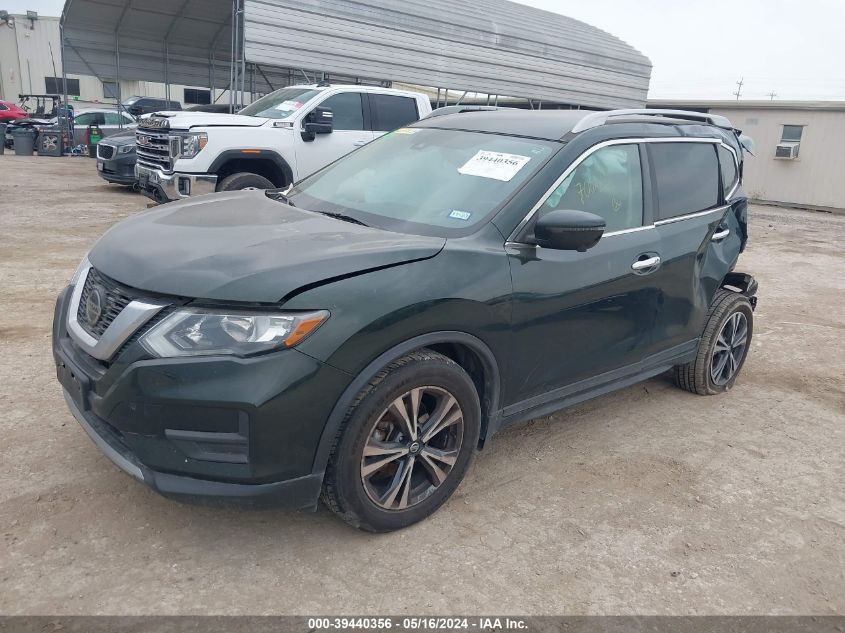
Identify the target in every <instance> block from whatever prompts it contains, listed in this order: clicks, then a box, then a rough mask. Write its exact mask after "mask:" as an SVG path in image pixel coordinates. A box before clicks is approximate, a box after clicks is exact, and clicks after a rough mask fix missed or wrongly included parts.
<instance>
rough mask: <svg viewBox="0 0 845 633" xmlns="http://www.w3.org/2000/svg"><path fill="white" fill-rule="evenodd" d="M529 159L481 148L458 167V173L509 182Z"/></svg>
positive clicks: (528, 157)
mask: <svg viewBox="0 0 845 633" xmlns="http://www.w3.org/2000/svg"><path fill="white" fill-rule="evenodd" d="M529 160H531V157H530V156H520V155H519V154H504V153H502V152H490V151H487V150H481V151H479V152H478V153H477V154H476V155H475V156H473V157H472V158H470V159H469V160H468V161H467V162H466V163H464V165H463V166H462V167H458V173H460V174H463V175H464V176H481V177H482V178H492V179H494V180H501V181H502V182H509V181H510V180H511V178H513V177H514V176H516V174H517V173H518V172H519V170H520V169H522V168H523V167H524V166H525V163H527V162H528V161H529Z"/></svg>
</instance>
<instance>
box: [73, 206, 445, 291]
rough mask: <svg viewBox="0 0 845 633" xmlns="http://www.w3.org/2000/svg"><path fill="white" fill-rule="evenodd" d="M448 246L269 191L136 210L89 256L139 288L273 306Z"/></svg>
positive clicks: (108, 272) (99, 266)
mask: <svg viewBox="0 0 845 633" xmlns="http://www.w3.org/2000/svg"><path fill="white" fill-rule="evenodd" d="M445 243H446V240H445V238H439V237H426V236H419V235H407V234H404V233H392V232H390V231H383V230H381V229H375V228H369V227H366V226H360V225H357V224H352V223H350V222H344V221H342V220H337V219H334V218H330V217H327V216H324V215H320V214H318V213H314V212H311V211H304V210H301V209H296V208H293V207H290V206H288V205H286V204H284V203H282V202H278V201H276V200H271V199H270V198H268V197H267V196H266V195H264V192H263V191H233V192H230V193H219V194H211V195H207V196H201V197H198V198H196V199H188V200H185V201H181V202H173V203H170V204H167V205H164V206H162V207H160V208H158V209H156V210H153V211H148V212H146V213H139V214H138V215H136V216H134V217H131V218H129V219H127V220H124V221H123V222H121V223H119V224H117V225H115V226H114V227H113V228H112V229H110V230H109V231H108V232H107V233H106V234H105V235H104V236H103V237H102V238H101V239H100V241H99V242H97V244H96V245H95V246H94V248H93V249H92V251H91V253H90V254H89V256H88V258H89V260H90V261H91V264H92V265H93V266H94V267H95V268H96V269H97V270H99V271H101V272H103V273H104V274H106V275H107V276H109V277H111V278H112V279H115V280H116V281H119V282H121V283H123V284H126V285H127V286H131V287H133V288H137V289H139V290H146V291H149V292H152V293H156V294H158V293H160V294H169V295H178V296H182V297H196V298H203V299H214V300H221V301H245V302H258V303H276V302H278V301H280V300H281V299H283V298H285V297H287V296H288V295H290V294H291V293H293V292H295V291H296V290H297V289H299V288H301V287H302V286H309V285H313V284H318V283H320V282H325V281H329V280H332V279H333V278H336V277H342V276H343V277H345V276H349V275H356V274H360V273H363V272H366V271H368V270H372V269H375V268H384V267H387V266H395V265H398V264H402V263H405V262H410V261H415V260H420V259H427V258H430V257H434V256H435V255H437V253H439V252H440V250H441V249H442V248H443V246H444V244H445ZM317 307H321V306H317ZM322 307H324V306H322Z"/></svg>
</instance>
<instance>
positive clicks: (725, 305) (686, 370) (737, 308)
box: [674, 289, 754, 396]
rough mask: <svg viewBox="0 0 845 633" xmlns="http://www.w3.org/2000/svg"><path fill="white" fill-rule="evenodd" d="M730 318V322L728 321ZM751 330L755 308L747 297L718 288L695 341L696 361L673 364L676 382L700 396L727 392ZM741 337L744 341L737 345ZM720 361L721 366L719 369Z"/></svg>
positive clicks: (742, 361)
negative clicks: (696, 343) (702, 328)
mask: <svg viewBox="0 0 845 633" xmlns="http://www.w3.org/2000/svg"><path fill="white" fill-rule="evenodd" d="M729 321H732V323H731V325H729V324H728V322H729ZM742 324H744V325H745V328H744V331H745V336H744V339H743V337H742V336H741V334H742V332H743V327H742ZM732 326H733V327H732ZM734 330H736V336H734ZM753 332H754V311H753V310H752V308H751V303H750V302H749V301H748V298H747V297H745V296H744V295H741V294H739V293H737V292H731V291H730V290H724V289H719V290H717V291H716V296H715V297H714V299H713V304H712V305H711V306H710V311H709V313H708V315H707V321H706V322H705V324H704V332H703V333H702V335H701V340H700V341H699V343H698V352H697V354H696V357H695V360H694V361H692V362H691V363H687V364H685V365H675V368H674V380H675V384H676V385H677V386H678V387H680V388H681V389H686V390H687V391H690V392H692V393H697V394H699V395H701V396H712V395H716V394H718V393H724V392H726V391H728V390H729V389H730V388H731V387H733V385H734V382H736V378H737V376H739V372H740V370H741V369H742V366H743V365H744V364H745V359H746V358H747V357H748V350H749V349H750V348H751V336H752V334H753ZM741 340H744V342H742V345H741V346H740V341H741ZM717 347H718V349H717ZM725 350H727V351H725ZM726 354H728V355H729V356H726ZM714 355H718V357H714ZM723 362H724V364H723V365H721V366H722V368H723V369H722V370H721V371H718V369H719V366H720V364H722V363H723ZM729 370H730V371H729Z"/></svg>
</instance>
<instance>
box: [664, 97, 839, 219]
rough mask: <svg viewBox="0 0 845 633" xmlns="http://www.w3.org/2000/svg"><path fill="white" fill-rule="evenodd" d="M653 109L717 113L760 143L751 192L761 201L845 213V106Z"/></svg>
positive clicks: (670, 104)
mask: <svg viewBox="0 0 845 633" xmlns="http://www.w3.org/2000/svg"><path fill="white" fill-rule="evenodd" d="M648 107H650V108H672V109H682V110H695V111H697V112H711V113H713V114H721V115H722V116H726V117H728V119H730V121H731V123H733V125H734V126H735V127H737V128H739V129H741V130H742V131H743V132H744V133H745V134H747V135H748V136H750V137H751V138H752V139H753V140H754V144H755V146H756V150H755V152H756V156H754V157H752V158H750V159H748V160H746V161H745V174H744V182H745V191H746V193H747V194H748V196H749V198H752V199H753V200H755V201H759V202H764V203H769V204H778V205H785V206H793V207H804V208H809V209H819V210H825V211H837V212H845V178H843V176H842V175H843V174H845V153H843V151H842V148H843V146H845V102H843V101H686V100H684V101H674V100H663V99H661V100H650V101H649V102H648Z"/></svg>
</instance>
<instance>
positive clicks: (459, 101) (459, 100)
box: [455, 90, 468, 105]
mask: <svg viewBox="0 0 845 633" xmlns="http://www.w3.org/2000/svg"><path fill="white" fill-rule="evenodd" d="M467 92H468V91H467V90H464V94H462V95H461V98H460V99H458V101H457V102H456V103H455V105H461V101H463V100H464V97H466V96H467Z"/></svg>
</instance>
